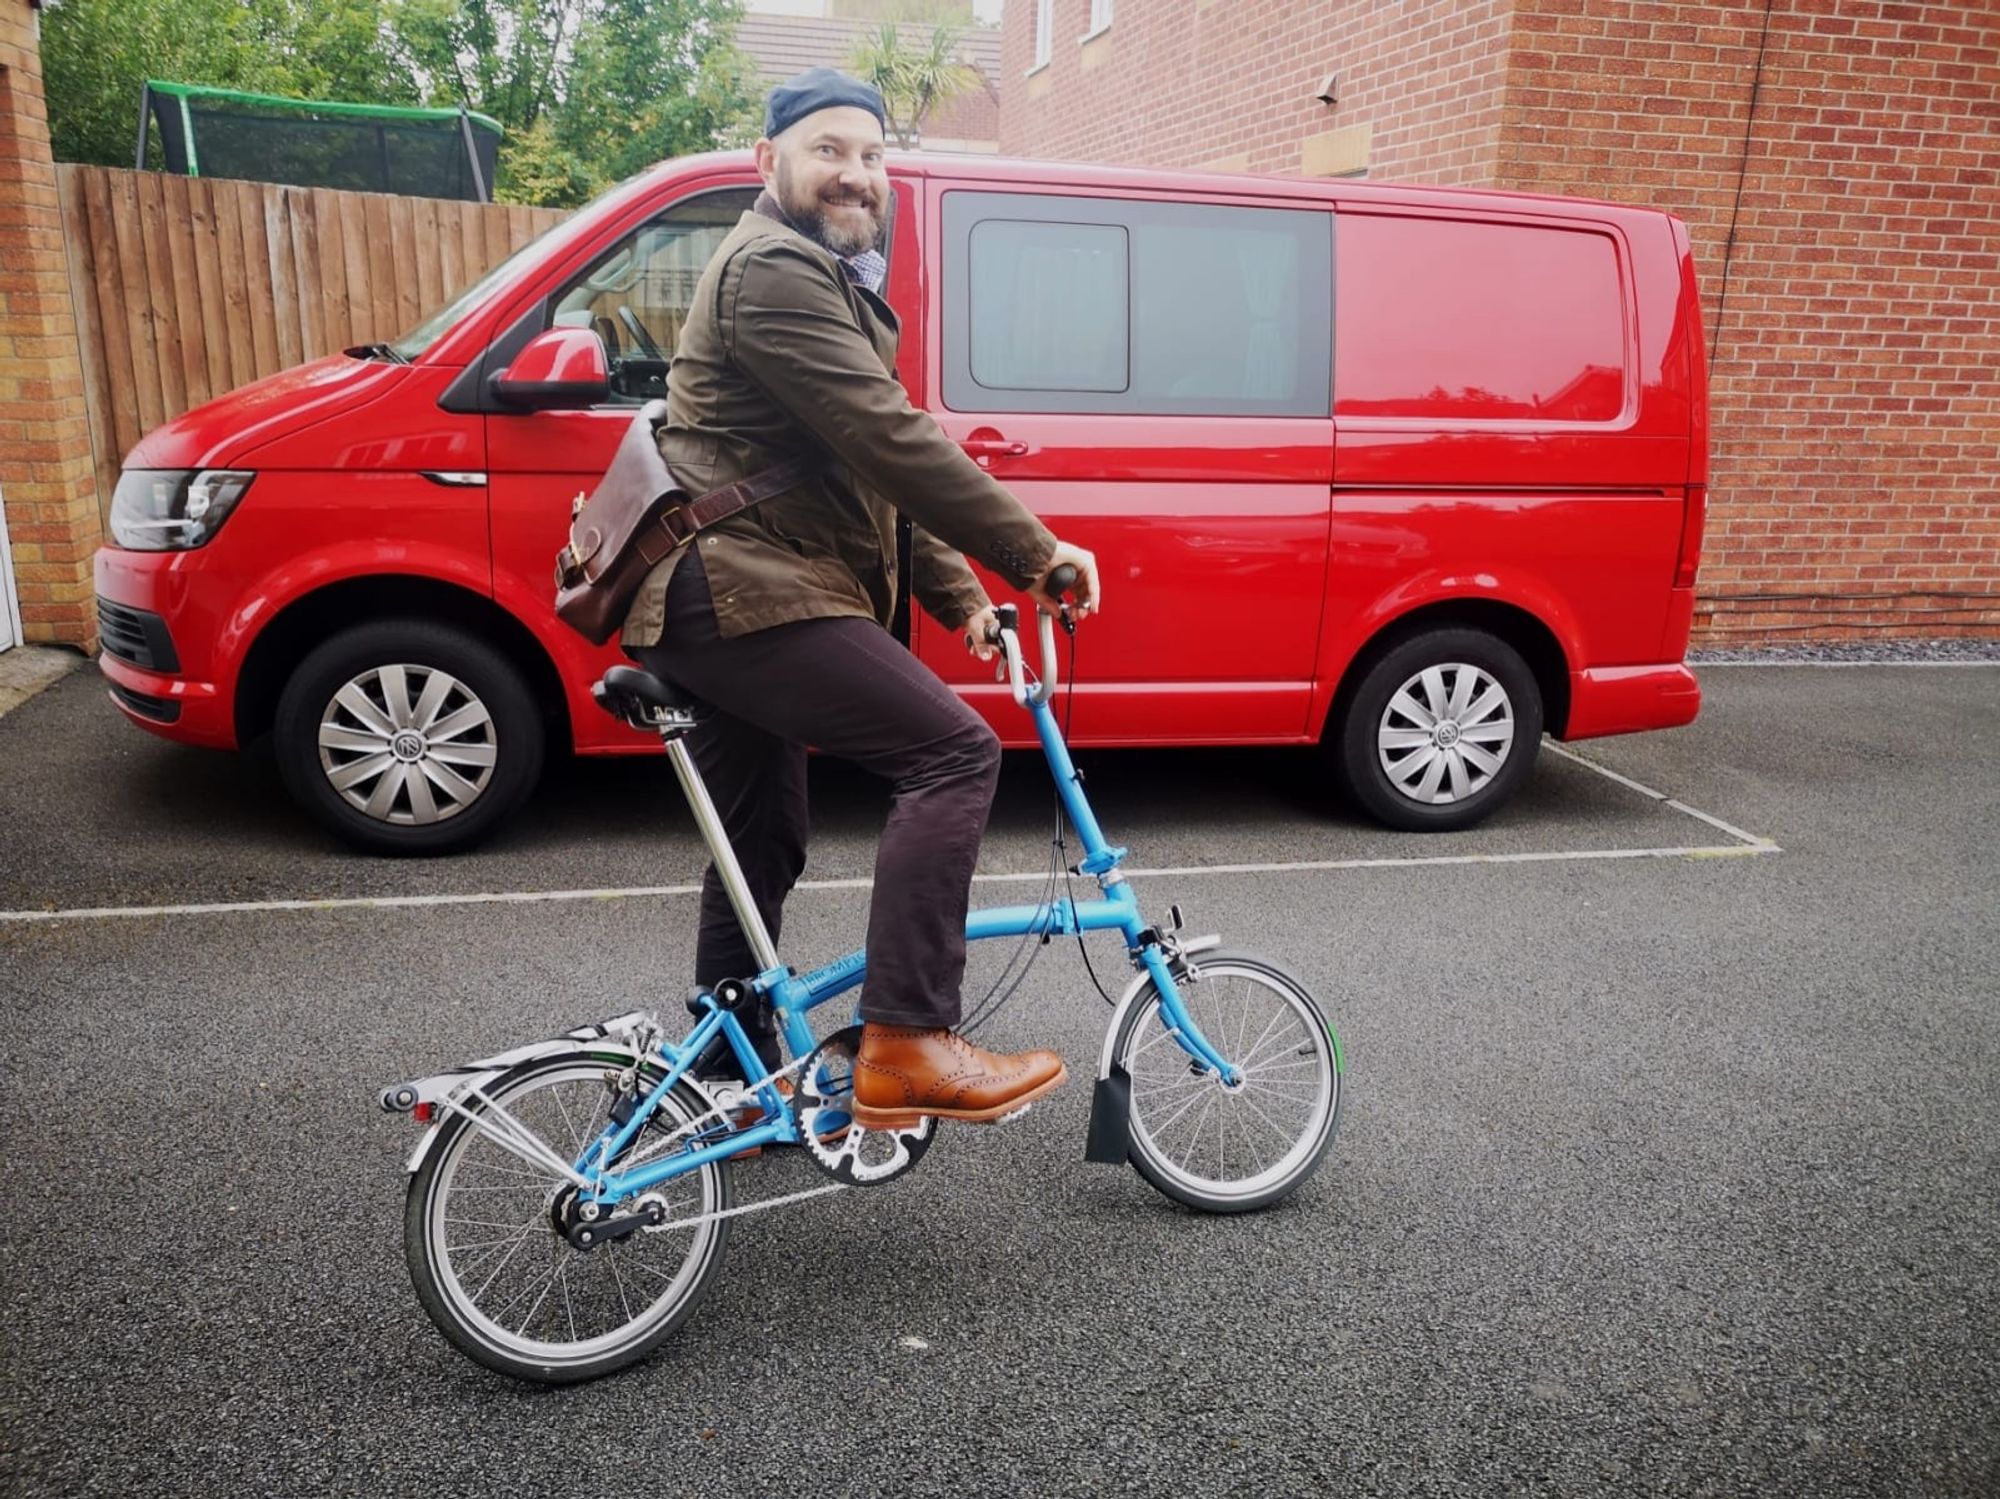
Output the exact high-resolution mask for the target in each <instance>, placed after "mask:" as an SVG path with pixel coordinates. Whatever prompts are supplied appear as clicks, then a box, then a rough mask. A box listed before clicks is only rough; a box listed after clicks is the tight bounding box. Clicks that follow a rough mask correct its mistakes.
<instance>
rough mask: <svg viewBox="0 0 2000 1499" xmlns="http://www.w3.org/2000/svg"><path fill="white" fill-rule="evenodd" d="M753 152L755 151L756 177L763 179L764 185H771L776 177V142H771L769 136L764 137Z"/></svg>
mask: <svg viewBox="0 0 2000 1499" xmlns="http://www.w3.org/2000/svg"><path fill="white" fill-rule="evenodd" d="M755 150H756V161H757V175H758V176H759V177H762V178H763V179H764V182H765V184H766V185H767V186H768V185H769V184H770V183H771V181H772V179H773V178H775V177H776V176H777V175H778V146H777V142H775V141H773V140H772V139H771V138H770V137H769V136H766V137H764V138H763V139H762V140H760V141H758V142H757V145H756V148H755Z"/></svg>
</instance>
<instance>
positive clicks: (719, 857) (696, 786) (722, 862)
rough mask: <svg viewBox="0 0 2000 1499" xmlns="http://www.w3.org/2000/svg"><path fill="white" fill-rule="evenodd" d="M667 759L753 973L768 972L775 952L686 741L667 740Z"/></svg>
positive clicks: (776, 959) (776, 958)
mask: <svg viewBox="0 0 2000 1499" xmlns="http://www.w3.org/2000/svg"><path fill="white" fill-rule="evenodd" d="M667 758H669V759H670V760H672V761H673V762H674V774H675V775H677V776H679V777H680V778H681V790H682V791H684V792H686V793H687V800H688V806H689V807H690V808H691V809H692V810H693V812H694V820H695V825H696V826H697V827H699V828H700V829H701V837H702V841H703V842H704V843H706V844H707V845H708V856H709V858H710V859H711V860H712V861H714V864H715V872H716V873H717V874H718V875H720V876H721V877H722V888H723V890H724V891H726V892H727V893H728V895H729V904H730V906H731V907H732V908H733V909H734V910H735V912H736V920H737V921H738V922H739V923H740V924H741V925H742V927H743V935H744V936H746V937H748V938H749V939H750V953H751V956H753V957H754V958H756V960H757V971H758V972H759V973H766V972H769V971H770V970H771V969H773V968H776V967H777V966H778V949H777V947H776V946H775V945H774V944H773V943H772V941H771V934H770V932H769V931H768V930H767V929H766V928H765V926H764V918H763V916H762V915H761V914H759V912H758V910H757V902H756V901H755V900H753V899H752V898H751V895H750V886H749V883H748V882H747V881H745V880H744V878H743V866H742V865H741V864H739V863H737V862H736V850H735V849H733V848H731V847H730V846H729V835H728V834H727V833H725V832H724V831H723V829H722V818H721V817H720V816H718V815H717V813H716V810H715V803H714V802H712V801H710V800H709V796H708V787H707V785H706V784H704V783H703V781H702V778H701V772H700V771H699V770H696V769H695V764H694V756H692V755H690V754H689V753H688V747H687V743H686V741H684V740H682V739H678V738H676V739H669V740H668V741H667ZM748 976H749V975H746V977H748Z"/></svg>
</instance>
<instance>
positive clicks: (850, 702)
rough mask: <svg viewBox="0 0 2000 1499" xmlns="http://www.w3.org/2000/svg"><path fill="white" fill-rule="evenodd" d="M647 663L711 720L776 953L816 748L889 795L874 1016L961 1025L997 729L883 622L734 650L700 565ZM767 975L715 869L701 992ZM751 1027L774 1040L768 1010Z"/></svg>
mask: <svg viewBox="0 0 2000 1499" xmlns="http://www.w3.org/2000/svg"><path fill="white" fill-rule="evenodd" d="M634 654H635V655H636V657H637V658H638V660H639V662H640V664H642V665H643V666H644V667H645V668H646V669H647V670H648V671H650V672H652V673H654V674H655V675H656V676H661V677H665V678H667V679H669V680H671V681H673V682H675V683H677V684H679V685H680V686H681V687H683V688H685V689H686V690H687V691H688V692H691V693H693V694H694V695H695V696H696V697H698V698H700V699H701V700H702V702H703V703H705V704H706V705H707V708H706V710H705V711H704V712H703V713H702V716H701V717H702V721H701V726H700V727H699V728H698V729H696V730H695V731H694V732H693V733H692V734H690V735H689V736H688V739H687V744H688V748H689V750H690V751H691V752H692V754H693V756H694V761H695V764H696V765H697V766H698V767H699V768H700V770H701V774H702V779H703V780H704V781H706V782H707V784H708V791H709V795H710V796H711V797H712V798H713V799H714V801H715V806H716V811H717V812H718V813H719V814H720V815H721V818H722V823H723V826H724V828H725V829H726V830H727V831H728V834H729V841H730V844H731V846H732V847H733V848H734V849H735V851H736V857H737V859H738V861H739V862H740V863H741V864H742V866H743V874H744V878H745V879H746V881H747V882H748V884H749V886H750V891H751V894H752V896H753V897H754V898H755V900H756V902H757V908H758V910H759V911H760V912H761V913H762V915H763V917H764V922H765V925H766V926H768V927H769V928H770V930H771V937H772V940H773V941H776V940H777V938H778V934H779V931H780V929H781V925H782V921H783V915H784V904H785V897H786V895H787V894H789V893H790V891H791V889H792V886H793V885H794V884H796V883H797V882H798V878H799V875H800V874H801V872H802V871H803V870H804V869H805V864H806V844H807V840H808V838H809V836H810V825H809V822H808V818H807V812H806V746H807V745H811V746H812V747H814V748H815V749H819V750H822V751H824V752H825V753H827V754H830V755H837V756H839V757H840V758H842V759H844V760H851V761H853V762H854V763H855V764H857V765H860V766H861V767H862V768H864V769H866V770H869V771H872V772H874V773H875V774H876V775H879V776H881V777H882V778H883V779H884V780H886V781H888V782H889V784H890V787H891V802H890V807H889V821H888V825H887V826H886V827H885V828H884V829H883V831H882V842H881V845H880V847H879V848H878V849H877V851H876V855H875V885H874V891H873V895H872V898H871V900H870V903H869V908H868V934H867V949H868V977H867V979H866V981H865V982H864V983H863V985H862V990H861V1013H862V1015H863V1017H864V1018H866V1019H869V1020H875V1021H883V1022H887V1023H889V1024H894V1025H922V1026H950V1025H955V1024H957V1022H958V1019H959V986H960V983H961V981H962V980H963V978H964V976H965V911H966V906H967V904H968V902H969V899H970V895H971V889H972V870H973V865H974V863H975V861H976V860H977V858H978V856H979V841H980V839H981V838H982V837H983V836H984V835H985V832H986V819H987V815H988V813H989V812H991V810H992V807H993V789H994V786H995V783H996V782H997V781H998V779H999V774H1000V741H999V739H998V737H997V736H996V735H995V734H994V732H993V731H992V730H991V729H990V728H988V727H987V726H986V723H985V721H984V720H983V719H981V718H980V717H979V715H978V714H976V713H974V712H973V711H972V709H970V708H968V707H967V706H966V705H965V704H964V702H962V701H961V700H960V699H959V698H958V696H957V695H956V694H955V693H953V692H952V690H951V689H950V688H949V687H947V686H945V684H944V683H943V682H942V681H940V680H939V678H938V676H937V674H936V673H935V672H933V671H932V670H931V669H930V668H929V667H927V666H925V665H924V664H923V663H922V662H920V661H918V660H917V658H916V657H915V656H913V655H911V654H910V652H909V651H908V650H906V649H905V648H904V647H903V646H902V645H901V644H899V643H898V642H897V640H896V639H895V637H894V636H892V635H890V634H889V633H888V631H886V630H884V629H883V628H882V627H881V626H880V625H878V624H876V623H875V622H874V621H873V620H868V619H809V620H799V621H796V622H794V623H791V624H784V625H777V626H775V627H773V628H771V629H768V630H758V631H755V632H753V633H751V634H749V635H739V636H736V637H735V638H733V639H724V638H723V636H722V635H721V634H720V633H719V632H718V631H717V629H716V625H715V611H714V608H713V606H712V604H711V602H710V596H709V591H708V581H707V578H706V576H705V575H704V574H703V572H702V569H701V566H700V558H699V554H697V555H696V556H694V557H690V558H688V559H687V560H685V561H684V562H682V563H681V565H680V567H679V568H678V569H676V571H675V573H674V576H673V584H672V586H671V587H670V588H669V589H668V590H667V611H666V627H665V633H664V634H663V635H662V637H661V640H660V643H659V645H657V646H654V647H652V648H650V649H644V650H639V651H635V652H634ZM821 956H822V957H827V958H830V957H833V956H835V954H831V953H828V954H824V955H821ZM756 966H757V965H756V961H755V959H754V958H752V956H751V954H750V947H749V943H748V941H747V940H746V939H745V937H744V936H743V932H742V929H741V928H740V927H739V926H738V924H737V921H736V916H735V913H734V912H733V911H732V910H731V909H730V906H729V898H728V896H727V895H726V894H725V893H724V891H723V888H722V881H721V879H720V878H719V877H718V876H717V874H716V872H715V869H714V867H713V866H712V865H711V866H710V868H709V870H708V872H707V874H706V876H705V877H704V878H703V880H702V892H701V926H700V930H699V933H698V935H697V938H696V943H695V982H696V983H697V984H701V985H704V986H712V985H714V984H715V983H717V982H719V981H720V980H722V979H725V978H748V977H751V976H752V975H754V974H755V972H756ZM741 1018H742V1019H743V1020H744V1021H745V1023H746V1025H747V1026H749V1027H750V1028H751V1029H752V1030H753V1032H761V1033H762V1035H763V1036H766V1037H768V1036H769V1035H770V1033H771V1031H772V1021H771V1018H770V1015H769V1011H768V1010H766V1011H765V1012H764V1013H763V1014H761V1015H759V1016H756V1017H751V1016H747V1015H746V1016H743V1017H741ZM767 1049H768V1047H767V1046H764V1045H760V1050H767Z"/></svg>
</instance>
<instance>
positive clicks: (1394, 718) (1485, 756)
mask: <svg viewBox="0 0 2000 1499" xmlns="http://www.w3.org/2000/svg"><path fill="white" fill-rule="evenodd" d="M1541 738H1542V692H1541V688H1540V687H1539V686H1538V685H1537V684H1536V682H1535V674H1534V673H1533V672H1531V671H1530V670H1528V665H1527V663H1526V662H1525V661H1523V660H1522V659H1521V656H1520V653H1519V652H1518V651H1516V650H1515V649H1514V648H1513V647H1512V646H1510V645H1508V644H1507V642H1506V641H1504V640H1501V639H1500V638H1499V637H1497V636H1494V635H1489V634H1487V633H1486V632H1485V631H1484V630H1470V629H1440V630H1427V631H1425V632H1424V633H1423V634H1421V635H1413V636H1411V637H1410V638H1409V639H1408V640H1405V641H1403V642H1401V643H1400V644H1398V645H1396V646H1394V647H1392V648H1391V649H1390V650H1389V651H1388V652H1387V653H1386V654H1384V655H1383V656H1382V657H1381V658H1380V659H1378V660H1377V661H1376V662H1375V663H1374V664H1373V665H1372V666H1370V667H1369V668H1368V669H1367V673H1366V675H1364V676H1363V677H1362V679H1361V681H1360V683H1359V684H1358V685H1357V686H1356V688H1355V690H1354V695H1353V697H1352V698H1351V699H1350V700H1349V702H1348V706H1347V715H1346V717H1345V719H1343V720H1342V723H1341V727H1340V762H1341V771H1342V773H1343V777H1344V779H1345V781H1346V783H1347V787H1348V789H1349V791H1351V792H1352V793H1353V796H1354V799H1355V800H1356V801H1357V802H1359V803H1360V804H1361V805H1362V807H1364V808H1365V809H1366V810H1367V811H1368V812H1369V813H1370V814H1371V815H1372V816H1374V817H1375V818H1376V819H1377V820H1378V821H1381V822H1384V823H1387V824H1388V825H1389V826H1390V827H1392V828H1408V829H1410V830H1412V831H1414V832H1433V833H1443V832H1451V831H1453V830H1455V829H1458V828H1466V827H1470V826H1472V824H1474V823H1476V822H1478V821H1479V820H1480V819H1481V818H1483V817H1485V816H1486V815H1487V814H1488V813H1490V812H1492V811H1493V810H1494V809H1495V808H1497V807H1499V806H1500V804H1501V803H1503V802H1505V801H1506V800H1507V799H1508V798H1509V797H1510V796H1512V795H1513V794H1514V789H1515V788H1516V787H1517V786H1519V785H1520V784H1521V780H1522V778H1523V777H1525V776H1526V775H1527V773H1528V771H1529V769H1530V768H1531V767H1532V766H1533V765H1534V763H1535V752H1536V751H1537V750H1538V749H1539V748H1540V747H1541Z"/></svg>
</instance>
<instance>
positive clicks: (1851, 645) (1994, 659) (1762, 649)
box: [1687, 639, 2000, 666]
mask: <svg viewBox="0 0 2000 1499" xmlns="http://www.w3.org/2000/svg"><path fill="white" fill-rule="evenodd" d="M1687 659H1688V664H1689V665H1690V666H1798V665H1812V666H1914V665H1936V664H1940V663H1942V664H1945V665H1954V666H2000V640H1967V639H1956V640H1900V639H1896V640H1822V641H1812V642H1801V643H1800V644H1798V645H1766V646H1751V647H1726V646H1725V647H1717V648H1714V649H1710V650H1705V651H1689V652H1688V655H1687Z"/></svg>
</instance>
